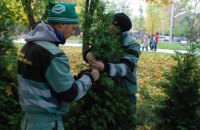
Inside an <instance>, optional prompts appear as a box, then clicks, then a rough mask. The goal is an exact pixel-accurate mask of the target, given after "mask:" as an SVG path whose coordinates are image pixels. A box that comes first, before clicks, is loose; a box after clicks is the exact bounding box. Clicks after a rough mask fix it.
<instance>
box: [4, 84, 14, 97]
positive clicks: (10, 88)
mask: <svg viewBox="0 0 200 130" xmlns="http://www.w3.org/2000/svg"><path fill="white" fill-rule="evenodd" d="M5 92H6V94H7V96H11V95H13V92H12V86H11V85H10V84H8V85H6V87H5Z"/></svg>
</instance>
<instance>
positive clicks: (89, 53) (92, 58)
mask: <svg viewBox="0 0 200 130" xmlns="http://www.w3.org/2000/svg"><path fill="white" fill-rule="evenodd" d="M86 59H87V61H88V62H90V61H96V59H95V57H94V55H93V54H92V52H88V53H87V54H86Z"/></svg>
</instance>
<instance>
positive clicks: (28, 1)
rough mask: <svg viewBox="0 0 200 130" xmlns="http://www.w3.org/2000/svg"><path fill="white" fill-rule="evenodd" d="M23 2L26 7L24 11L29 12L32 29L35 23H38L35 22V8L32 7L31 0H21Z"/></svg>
mask: <svg viewBox="0 0 200 130" xmlns="http://www.w3.org/2000/svg"><path fill="white" fill-rule="evenodd" d="M21 2H22V5H23V8H24V11H25V12H26V14H27V17H28V21H29V25H30V28H31V29H32V28H33V27H34V25H35V24H36V22H35V18H34V16H33V10H32V7H31V0H21Z"/></svg>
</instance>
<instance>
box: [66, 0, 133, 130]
mask: <svg viewBox="0 0 200 130" xmlns="http://www.w3.org/2000/svg"><path fill="white" fill-rule="evenodd" d="M112 20H113V13H112V12H105V5H104V4H103V3H100V4H99V5H98V7H97V9H96V11H95V14H94V17H93V24H92V28H91V29H90V34H89V37H90V38H89V41H88V42H89V43H90V45H89V46H90V47H91V49H92V52H93V54H94V56H95V57H96V58H97V59H101V60H103V61H104V62H116V61H117V60H119V59H120V57H122V55H123V50H122V49H121V48H120V46H121V45H120V41H119V40H118V39H117V35H116V34H115V33H111V32H109V25H110V24H111V22H112ZM116 80H118V79H117V78H115V79H113V78H111V77H109V76H108V75H107V74H106V73H101V77H100V80H99V81H97V82H96V83H94V85H93V87H92V89H91V90H90V92H89V93H88V94H87V95H86V96H85V97H84V98H83V99H82V100H80V102H78V103H75V104H74V105H73V106H72V108H71V109H70V110H71V112H70V115H68V117H67V119H66V123H65V127H66V129H70V130H132V129H133V128H134V126H135V110H134V109H135V108H134V107H133V104H132V102H131V101H130V100H129V99H130V95H129V93H128V91H127V90H125V89H124V88H121V87H120V86H118V85H117V84H116V82H115V81H116Z"/></svg>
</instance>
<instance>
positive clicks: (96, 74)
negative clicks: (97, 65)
mask: <svg viewBox="0 0 200 130" xmlns="http://www.w3.org/2000/svg"><path fill="white" fill-rule="evenodd" d="M91 75H92V77H93V80H94V81H97V80H98V79H99V71H98V70H97V69H92V72H91Z"/></svg>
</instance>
